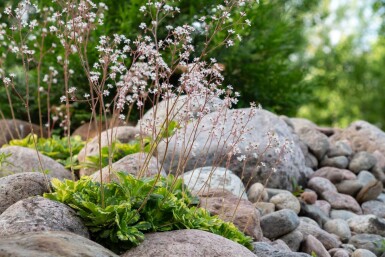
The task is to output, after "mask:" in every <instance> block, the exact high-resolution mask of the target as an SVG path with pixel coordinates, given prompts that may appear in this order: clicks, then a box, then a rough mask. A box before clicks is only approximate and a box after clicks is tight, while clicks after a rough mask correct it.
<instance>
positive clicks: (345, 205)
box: [322, 191, 362, 214]
mask: <svg viewBox="0 0 385 257" xmlns="http://www.w3.org/2000/svg"><path fill="white" fill-rule="evenodd" d="M322 198H323V199H325V200H326V201H328V202H329V203H330V205H331V206H332V208H333V209H338V210H350V211H352V212H354V213H357V214H362V210H361V206H360V205H359V204H358V203H357V201H356V199H354V198H353V197H352V196H350V195H346V194H340V193H337V192H333V191H324V192H323V193H322Z"/></svg>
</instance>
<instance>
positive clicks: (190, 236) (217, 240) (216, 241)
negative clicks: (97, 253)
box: [121, 229, 256, 257]
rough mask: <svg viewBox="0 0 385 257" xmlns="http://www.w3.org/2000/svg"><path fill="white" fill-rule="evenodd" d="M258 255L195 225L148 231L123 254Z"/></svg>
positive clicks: (170, 256)
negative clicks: (135, 244) (155, 231)
mask: <svg viewBox="0 0 385 257" xmlns="http://www.w3.org/2000/svg"><path fill="white" fill-rule="evenodd" d="M149 256H165V257H166V256H167V257H182V256H186V257H187V256H189V257H202V256H210V257H234V256H242V257H256V256H255V254H254V253H252V252H251V251H250V250H248V249H247V248H245V247H244V246H242V245H240V244H237V243H235V242H233V241H230V240H228V239H226V238H224V237H221V236H218V235H215V234H212V233H209V232H205V231H201V230H195V229H185V230H174V231H169V232H158V233H150V234H146V238H145V239H144V241H143V242H142V243H141V244H140V245H139V246H137V247H135V248H132V249H130V250H129V251H127V252H126V253H124V254H122V255H121V257H149Z"/></svg>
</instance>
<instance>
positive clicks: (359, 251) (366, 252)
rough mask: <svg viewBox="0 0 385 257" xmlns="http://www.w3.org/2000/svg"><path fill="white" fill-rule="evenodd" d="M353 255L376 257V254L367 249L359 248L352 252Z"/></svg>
mask: <svg viewBox="0 0 385 257" xmlns="http://www.w3.org/2000/svg"><path fill="white" fill-rule="evenodd" d="M352 257H376V255H375V254H374V253H372V252H371V251H369V250H366V249H357V250H355V251H354V253H353V254H352Z"/></svg>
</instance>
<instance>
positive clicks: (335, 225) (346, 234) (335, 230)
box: [323, 219, 352, 243]
mask: <svg viewBox="0 0 385 257" xmlns="http://www.w3.org/2000/svg"><path fill="white" fill-rule="evenodd" d="M323 228H324V230H325V231H327V232H329V233H331V234H334V235H336V236H338V237H339V238H340V240H341V241H342V242H344V243H346V242H348V241H349V239H350V237H351V236H352V233H351V232H350V228H349V224H348V222H347V221H345V220H343V219H333V220H329V221H327V222H326V223H325V225H324V227H323Z"/></svg>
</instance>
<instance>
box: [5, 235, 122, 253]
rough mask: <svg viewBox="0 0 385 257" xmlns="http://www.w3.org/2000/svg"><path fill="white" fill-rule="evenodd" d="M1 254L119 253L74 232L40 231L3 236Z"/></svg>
mask: <svg viewBox="0 0 385 257" xmlns="http://www.w3.org/2000/svg"><path fill="white" fill-rule="evenodd" d="M0 256H4V257H5V256H12V257H27V256H28V257H53V256H55V257H68V256H71V257H118V256H119V255H116V254H114V253H113V252H111V251H110V250H108V249H106V248H104V247H103V246H101V245H99V244H97V243H95V242H93V241H91V240H89V239H87V238H85V237H83V236H79V235H76V234H74V233H70V232H64V231H39V232H30V233H27V234H23V235H13V236H8V237H6V238H1V239H0Z"/></svg>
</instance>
